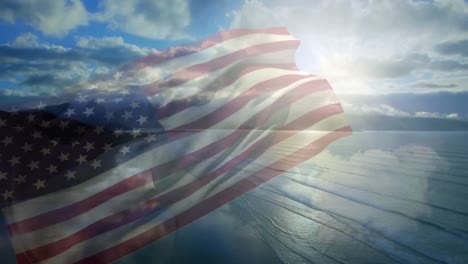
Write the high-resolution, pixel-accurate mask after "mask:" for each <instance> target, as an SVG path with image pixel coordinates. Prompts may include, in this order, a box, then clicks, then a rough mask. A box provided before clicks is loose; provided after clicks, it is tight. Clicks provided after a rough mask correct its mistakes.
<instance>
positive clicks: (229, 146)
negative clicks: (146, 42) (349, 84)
mask: <svg viewBox="0 0 468 264" xmlns="http://www.w3.org/2000/svg"><path fill="white" fill-rule="evenodd" d="M298 45H299V41H298V40H296V39H294V38H293V37H292V36H291V35H290V34H289V32H288V31H287V30H286V29H284V28H272V29H264V30H248V29H240V30H230V31H225V32H221V33H218V34H216V35H214V36H213V37H211V38H209V39H207V40H203V41H200V42H196V43H192V44H188V45H182V46H178V47H173V48H170V49H168V50H166V51H162V52H157V53H154V54H152V55H149V56H147V57H145V58H142V59H139V60H137V61H135V62H133V63H132V64H130V65H127V66H125V67H123V68H122V69H120V71H118V72H116V73H115V74H113V75H112V76H109V77H106V78H102V79H101V80H98V81H94V82H91V83H88V84H84V85H82V87H81V88H82V89H79V91H78V92H76V94H73V95H67V96H63V97H62V98H60V99H59V101H56V100H57V99H54V100H55V101H46V100H44V101H39V102H36V105H32V106H31V105H29V106H28V107H25V106H22V107H23V109H21V110H15V111H10V112H0V137H1V138H0V145H1V146H2V148H1V149H0V154H1V157H2V159H1V161H0V182H2V185H1V186H0V195H1V199H2V200H3V203H4V215H5V218H6V220H7V224H8V230H9V235H10V238H11V242H12V245H13V247H14V250H15V252H16V257H17V260H18V262H19V263H36V262H41V263H74V262H80V263H101V262H111V261H114V260H116V259H119V258H121V257H123V256H126V255H128V254H130V253H132V252H134V251H136V250H139V249H141V248H143V247H145V246H147V245H149V244H150V243H153V242H154V241H156V240H158V239H160V238H162V237H164V236H166V235H168V234H170V233H172V232H174V231H176V230H177V229H179V228H181V227H183V226H185V225H187V224H190V223H191V222H193V221H195V220H197V219H199V218H200V217H202V216H204V215H206V214H208V213H210V212H211V211H213V210H214V209H216V208H219V207H220V206H222V205H224V204H226V203H228V202H229V201H232V200H233V199H235V198H237V197H239V196H240V195H242V194H244V193H246V192H248V191H250V190H252V189H254V188H255V187H257V186H259V185H260V184H262V183H264V182H266V181H268V180H270V179H272V178H274V177H276V176H279V175H281V174H282V173H283V172H285V171H288V170H289V169H291V168H293V167H294V166H297V165H298V164H300V163H302V162H304V161H306V160H308V159H310V158H312V157H313V156H314V155H316V154H317V153H319V152H320V151H321V150H323V149H324V148H325V147H326V146H327V145H328V144H330V143H331V142H333V141H334V140H337V139H338V138H340V137H343V136H346V135H348V134H349V133H350V127H349V126H348V124H347V122H346V119H345V117H344V115H343V111H342V108H341V106H340V105H339V103H338V102H337V100H336V99H335V96H334V94H333V91H332V89H331V87H330V85H329V84H328V82H327V81H326V80H324V79H321V78H319V77H317V76H314V75H311V74H307V73H305V72H302V71H299V70H298V69H297V68H296V66H295V63H294V54H295V50H296V48H297V47H298ZM20 108H21V107H20ZM25 108H28V109H25Z"/></svg>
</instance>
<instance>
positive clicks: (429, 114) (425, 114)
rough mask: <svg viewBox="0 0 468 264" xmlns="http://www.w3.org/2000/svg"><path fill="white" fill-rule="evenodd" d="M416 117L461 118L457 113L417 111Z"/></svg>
mask: <svg viewBox="0 0 468 264" xmlns="http://www.w3.org/2000/svg"><path fill="white" fill-rule="evenodd" d="M414 116H415V117H423V118H446V119H459V118H460V117H459V116H458V114H457V113H450V114H442V113H434V112H416V113H414Z"/></svg>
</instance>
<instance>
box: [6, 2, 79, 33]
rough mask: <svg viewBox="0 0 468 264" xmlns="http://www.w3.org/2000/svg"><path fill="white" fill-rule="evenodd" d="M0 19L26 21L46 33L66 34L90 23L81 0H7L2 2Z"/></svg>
mask: <svg viewBox="0 0 468 264" xmlns="http://www.w3.org/2000/svg"><path fill="white" fill-rule="evenodd" d="M0 19H2V20H4V21H6V22H8V23H15V22H16V21H18V20H19V21H24V22H26V23H28V24H30V25H32V26H33V27H35V28H37V29H39V30H40V31H42V32H43V33H44V34H46V35H55V36H64V35H66V34H67V33H68V32H69V31H70V30H72V29H74V28H76V27H79V26H84V25H87V24H88V12H87V11H86V8H85V7H84V5H83V3H82V2H81V1H79V0H24V1H15V0H6V1H1V2H0Z"/></svg>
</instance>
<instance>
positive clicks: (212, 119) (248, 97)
mask: <svg viewBox="0 0 468 264" xmlns="http://www.w3.org/2000/svg"><path fill="white" fill-rule="evenodd" d="M305 77H307V76H304V75H294V74H291V75H283V76H280V77H276V78H273V79H269V80H267V81H264V82H261V83H258V84H256V85H254V86H252V87H251V88H250V89H248V90H247V91H245V92H243V93H241V94H240V95H239V96H237V97H236V98H234V99H232V100H231V101H229V103H228V104H225V105H223V106H222V107H220V108H218V109H216V111H213V112H211V113H209V114H207V115H206V116H204V117H202V118H199V119H197V120H194V121H192V122H190V123H187V124H184V125H182V126H179V127H177V128H175V129H174V130H185V129H207V128H210V127H212V126H214V125H215V124H217V123H218V122H220V121H222V120H224V119H226V118H228V117H229V116H231V115H232V114H234V113H235V112H237V111H238V110H239V109H241V108H242V107H244V106H245V105H246V104H248V103H249V102H250V101H252V100H253V99H255V98H257V97H258V96H259V95H261V94H264V93H272V92H274V91H275V90H277V89H278V88H283V87H285V86H288V85H291V84H293V83H294V82H297V81H299V80H301V79H304V78H305ZM309 77H310V76H309ZM226 129H231V128H230V127H228V128H226Z"/></svg>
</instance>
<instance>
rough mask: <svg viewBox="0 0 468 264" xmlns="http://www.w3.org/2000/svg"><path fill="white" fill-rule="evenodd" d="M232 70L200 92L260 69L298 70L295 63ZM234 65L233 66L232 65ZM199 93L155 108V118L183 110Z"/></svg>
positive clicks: (227, 83) (221, 86)
mask: <svg viewBox="0 0 468 264" xmlns="http://www.w3.org/2000/svg"><path fill="white" fill-rule="evenodd" d="M239 66H240V67H236V68H235V70H234V71H229V72H227V73H224V74H223V75H221V76H220V77H219V78H218V79H216V80H214V81H213V82H212V84H210V85H208V87H207V88H206V89H203V92H202V93H207V92H208V93H209V92H216V90H219V89H221V88H223V87H226V86H229V85H231V84H232V83H234V82H235V81H236V80H237V79H239V78H240V77H242V76H244V75H245V74H247V73H250V72H254V71H257V70H261V69H267V68H275V69H283V70H298V69H297V66H296V64H265V65H255V66H248V67H245V65H239ZM233 67H235V66H233ZM198 97H199V95H198V94H197V95H193V96H190V97H187V98H183V99H178V100H174V101H172V102H170V103H168V104H167V105H165V106H163V107H161V108H159V109H157V110H156V111H155V116H156V118H157V119H163V118H166V117H169V116H171V115H174V114H177V113H179V112H181V111H183V110H186V109H188V108H190V107H193V106H194V103H193V102H196V101H197V100H198Z"/></svg>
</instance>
